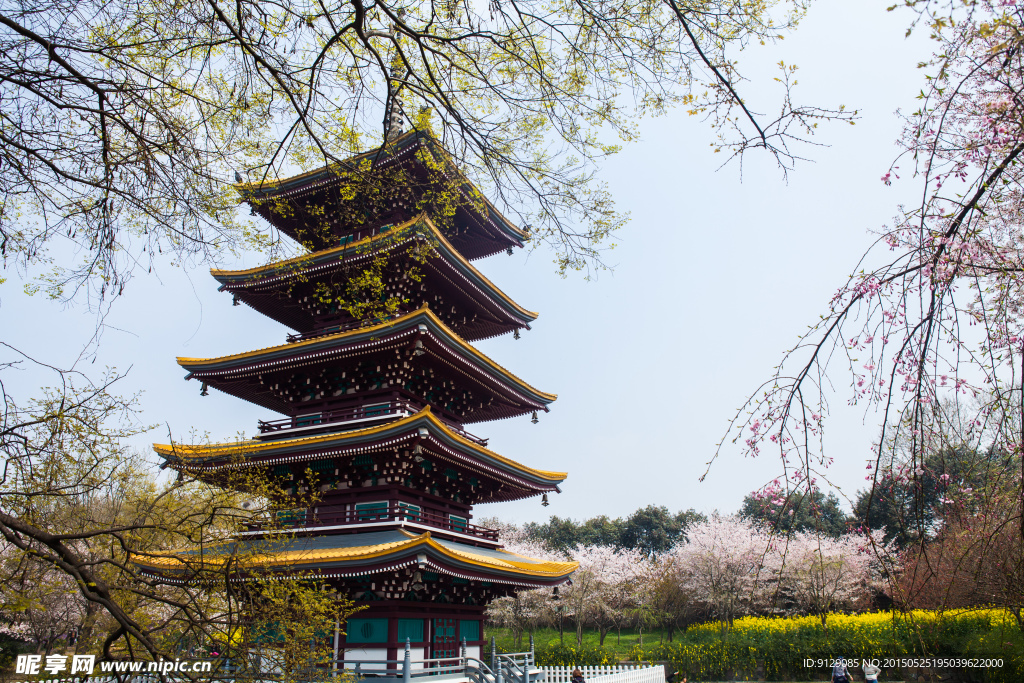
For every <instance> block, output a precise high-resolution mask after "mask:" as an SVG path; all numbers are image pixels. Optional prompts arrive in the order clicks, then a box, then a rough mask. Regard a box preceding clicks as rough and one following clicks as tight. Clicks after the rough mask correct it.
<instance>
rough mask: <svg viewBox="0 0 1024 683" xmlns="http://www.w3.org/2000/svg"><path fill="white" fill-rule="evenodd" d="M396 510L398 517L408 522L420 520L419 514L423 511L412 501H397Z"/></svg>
mask: <svg viewBox="0 0 1024 683" xmlns="http://www.w3.org/2000/svg"><path fill="white" fill-rule="evenodd" d="M398 510H399V516H398V518H399V519H403V520H406V521H409V522H418V521H420V514H421V513H422V512H423V510H422V509H421V508H420V506H419V505H413V504H412V503H399V504H398Z"/></svg>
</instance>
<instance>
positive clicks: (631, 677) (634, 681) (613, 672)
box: [539, 664, 665, 683]
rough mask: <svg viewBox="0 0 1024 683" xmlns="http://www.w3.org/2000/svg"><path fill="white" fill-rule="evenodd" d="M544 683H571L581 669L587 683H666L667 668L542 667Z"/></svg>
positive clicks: (623, 666)
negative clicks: (574, 674)
mask: <svg viewBox="0 0 1024 683" xmlns="http://www.w3.org/2000/svg"><path fill="white" fill-rule="evenodd" d="M539 668H540V671H542V672H544V683H570V681H572V672H573V670H575V669H577V668H578V669H579V670H580V671H582V672H583V680H585V681H586V682H587V683H665V667H664V666H663V665H658V666H643V665H640V664H624V665H619V666H581V667H575V666H542V667H539Z"/></svg>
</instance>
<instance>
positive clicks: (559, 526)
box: [523, 505, 707, 555]
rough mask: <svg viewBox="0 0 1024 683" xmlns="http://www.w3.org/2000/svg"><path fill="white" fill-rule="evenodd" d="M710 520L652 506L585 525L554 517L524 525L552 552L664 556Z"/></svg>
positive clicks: (690, 512) (532, 537)
mask: <svg viewBox="0 0 1024 683" xmlns="http://www.w3.org/2000/svg"><path fill="white" fill-rule="evenodd" d="M706 519H707V518H706V517H705V516H704V515H702V514H701V513H699V512H697V511H696V510H694V509H693V508H690V509H689V510H685V511H682V512H677V513H675V514H672V513H671V512H669V510H668V508H667V507H665V506H664V505H648V506H647V507H645V508H640V509H639V510H637V511H636V512H634V513H633V514H631V515H630V516H629V517H626V518H625V519H623V518H622V517H618V518H616V519H610V518H609V517H608V516H606V515H599V516H597V517H591V518H590V519H587V520H584V521H582V522H577V521H575V520H572V519H568V518H565V519H562V518H561V517H556V516H552V517H551V519H549V520H548V521H547V522H545V523H544V524H538V523H536V522H529V523H527V524H526V525H524V526H523V531H524V533H525V535H526V538H527V539H528V540H531V541H535V542H538V543H542V544H543V545H544V546H546V547H547V548H548V549H550V550H556V551H569V550H576V549H578V548H581V547H583V546H588V545H603V546H609V547H612V548H629V549H632V550H639V551H641V552H643V553H646V554H648V555H654V554H658V553H663V552H666V551H667V550H669V549H670V548H672V547H673V546H675V545H676V544H678V543H679V542H681V541H685V540H686V529H687V527H689V526H690V525H691V524H694V523H695V522H701V521H705V520H706Z"/></svg>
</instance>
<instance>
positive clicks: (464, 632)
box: [459, 619, 480, 641]
mask: <svg viewBox="0 0 1024 683" xmlns="http://www.w3.org/2000/svg"><path fill="white" fill-rule="evenodd" d="M459 640H468V641H474V640H480V622H479V621H477V620H475V619H460V620H459Z"/></svg>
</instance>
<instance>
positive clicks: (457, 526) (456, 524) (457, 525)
mask: <svg viewBox="0 0 1024 683" xmlns="http://www.w3.org/2000/svg"><path fill="white" fill-rule="evenodd" d="M448 521H449V523H450V524H451V525H452V530H453V531H465V530H466V526H467V525H468V524H469V520H468V519H466V518H465V517H458V516H456V515H448Z"/></svg>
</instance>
